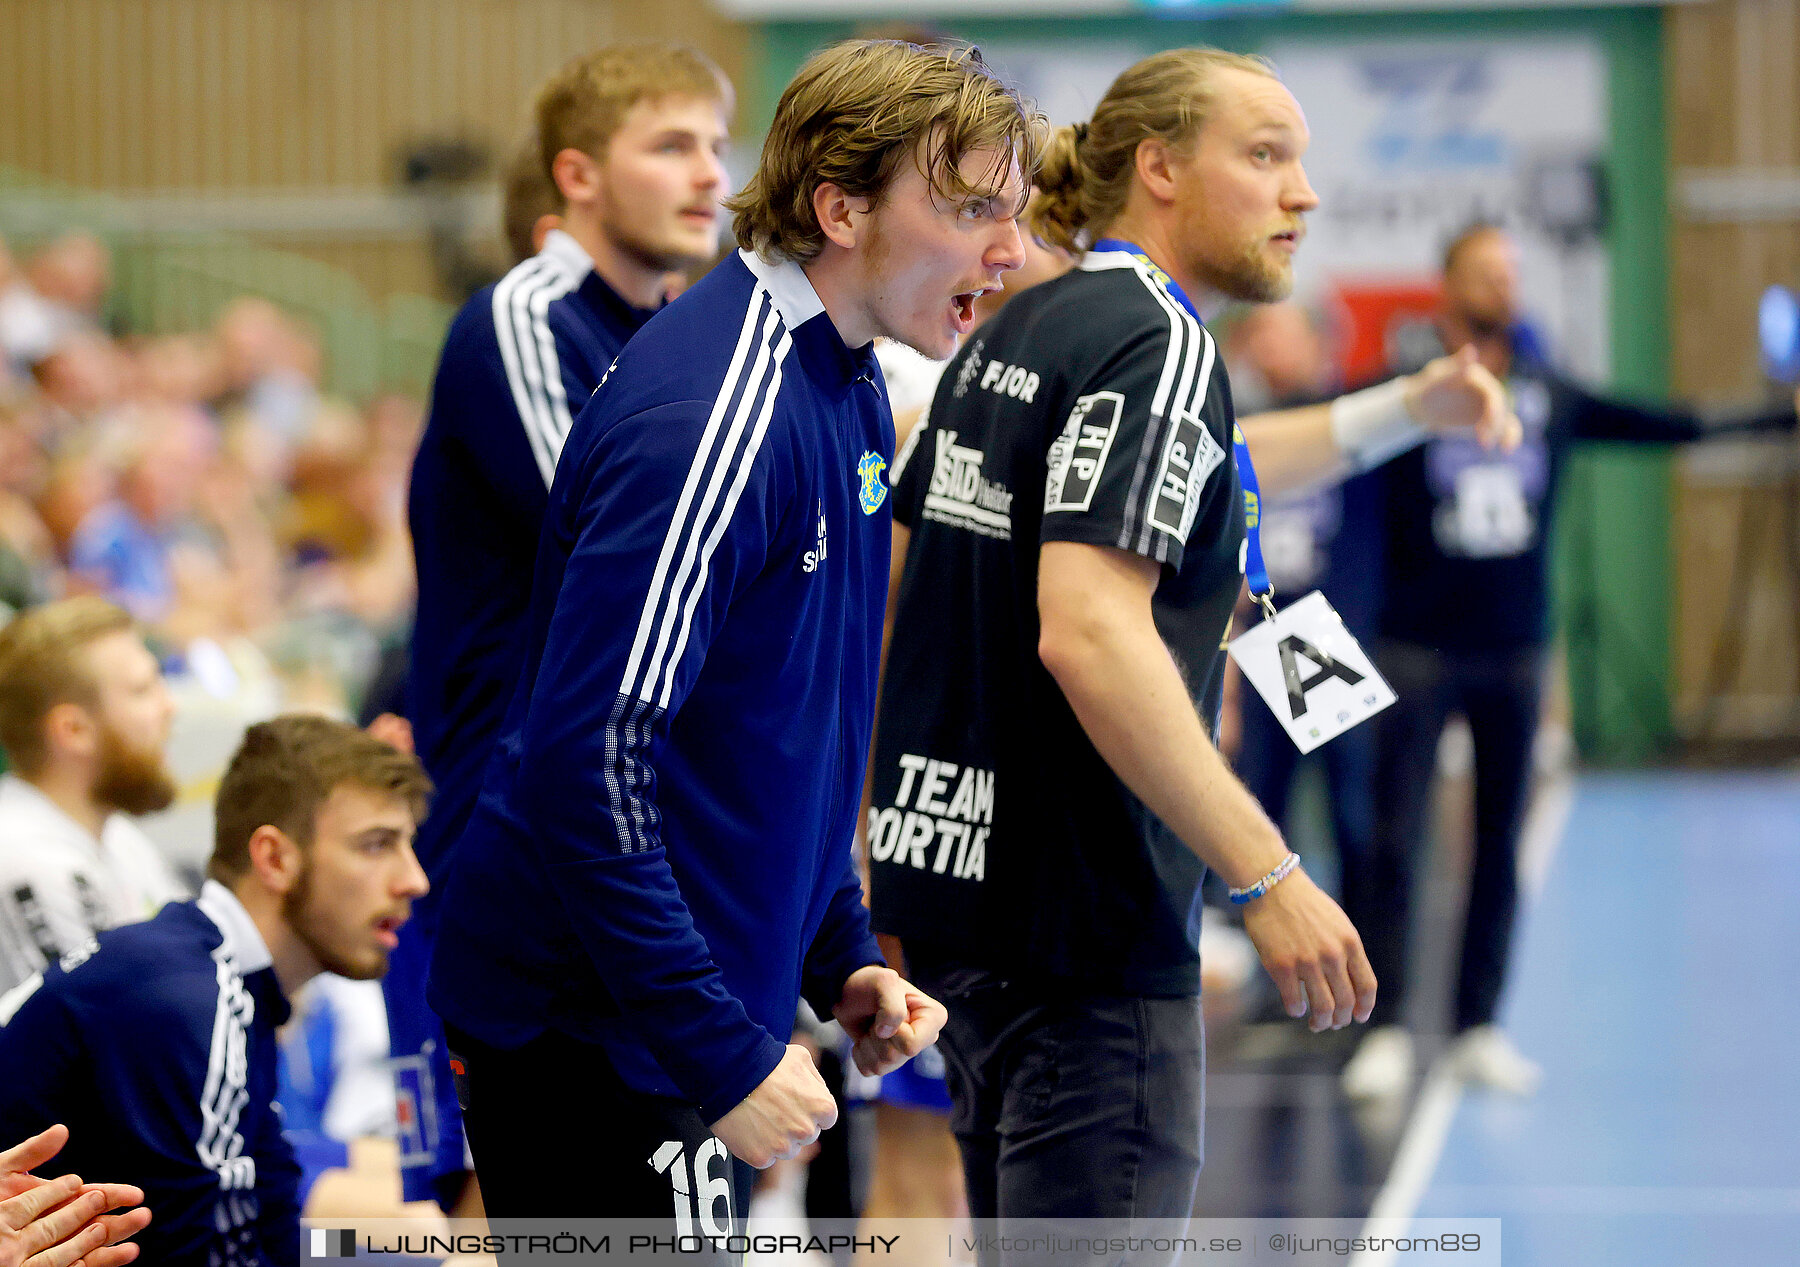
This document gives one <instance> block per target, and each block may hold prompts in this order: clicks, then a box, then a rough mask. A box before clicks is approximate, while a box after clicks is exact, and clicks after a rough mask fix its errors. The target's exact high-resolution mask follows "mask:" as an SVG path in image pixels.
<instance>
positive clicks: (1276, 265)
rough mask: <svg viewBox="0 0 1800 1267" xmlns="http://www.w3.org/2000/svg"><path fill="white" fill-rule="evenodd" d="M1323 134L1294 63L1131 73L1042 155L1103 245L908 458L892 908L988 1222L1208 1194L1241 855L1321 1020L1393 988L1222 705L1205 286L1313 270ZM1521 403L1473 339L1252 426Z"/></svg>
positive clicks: (1225, 608)
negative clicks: (1223, 743)
mask: <svg viewBox="0 0 1800 1267" xmlns="http://www.w3.org/2000/svg"><path fill="white" fill-rule="evenodd" d="M1306 144H1307V128H1306V120H1305V118H1304V116H1303V115H1302V113H1301V110H1300V107H1299V105H1298V104H1297V103H1296V102H1295V100H1294V98H1293V97H1292V95H1291V94H1289V92H1288V91H1287V89H1286V88H1285V87H1283V86H1282V84H1281V82H1280V80H1279V79H1277V78H1276V76H1275V74H1274V72H1273V70H1272V69H1271V68H1270V67H1269V65H1268V64H1267V63H1265V62H1262V61H1260V60H1256V59H1251V58H1246V57H1240V56H1236V55H1233V54H1227V53H1221V52H1217V51H1214V50H1209V49H1183V50H1175V51H1171V52H1165V53H1159V54H1156V55H1154V56H1152V57H1149V58H1146V59H1145V60H1144V61H1142V62H1139V63H1138V64H1137V65H1135V66H1133V67H1131V68H1130V69H1128V70H1127V71H1125V72H1124V73H1123V74H1122V75H1121V76H1120V77H1119V78H1118V79H1117V80H1116V81H1115V82H1114V84H1113V85H1112V87H1111V88H1110V89H1109V90H1108V92H1107V94H1106V96H1105V97H1104V98H1103V99H1102V101H1101V102H1100V104H1099V106H1098V107H1097V108H1096V110H1095V112H1094V117H1093V120H1092V121H1091V122H1090V123H1088V124H1084V125H1080V126H1078V127H1074V128H1062V129H1059V130H1058V131H1057V132H1056V133H1055V134H1054V136H1053V138H1052V140H1051V143H1050V145H1049V147H1048V151H1047V155H1046V159H1045V162H1044V165H1043V168H1042V170H1041V172H1040V173H1039V176H1038V180H1037V185H1038V190H1039V196H1038V198H1037V200H1036V201H1035V202H1034V204H1033V215H1032V223H1033V227H1034V228H1035V230H1036V231H1037V232H1038V233H1039V234H1040V236H1042V237H1043V238H1045V239H1046V240H1047V241H1048V242H1049V243H1050V244H1051V245H1053V246H1057V247H1060V248H1062V249H1064V250H1067V251H1069V252H1071V253H1072V254H1073V255H1075V256H1077V257H1079V262H1078V263H1077V266H1076V267H1075V268H1074V269H1073V270H1072V271H1071V272H1069V273H1067V274H1065V275H1064V276H1063V277H1061V278H1058V279H1056V280H1054V281H1050V282H1046V283H1044V284H1043V285H1041V286H1038V287H1036V288H1034V289H1033V290H1031V291H1029V292H1028V293H1026V294H1024V295H1022V296H1020V297H1019V298H1018V299H1016V300H1014V301H1013V302H1012V303H1010V304H1008V305H1007V307H1006V308H1005V309H1004V310H1002V311H1001V312H1000V314H999V315H998V316H996V317H995V318H994V319H993V320H992V321H990V322H989V323H988V324H987V325H985V326H984V327H982V329H981V331H980V332H979V336H978V337H976V338H975V339H973V340H972V341H971V342H970V343H969V344H968V346H967V347H965V348H964V349H963V350H962V352H961V353H959V354H958V356H957V357H956V358H955V359H954V360H953V361H952V362H951V364H950V366H949V368H948V370H947V371H946V373H945V375H944V378H943V380H942V382H941V384H940V386H939V389H938V393H937V396H936V398H935V400H934V401H933V403H932V405H931V408H930V410H929V411H928V415H927V417H926V419H925V421H924V422H922V423H921V425H920V426H919V427H918V429H917V430H916V431H915V432H914V437H913V439H912V441H911V442H910V444H909V447H908V449H907V451H906V453H904V454H902V455H901V457H900V458H899V459H898V461H897V462H896V466H897V468H899V469H898V471H897V475H896V483H895V494H894V501H895V510H894V514H895V550H894V568H895V579H896V581H897V583H898V607H897V613H896V615H895V631H894V636H893V638H892V643H891V651H890V653H889V654H890V659H889V662H888V665H887V671H886V677H885V679H884V686H883V708H882V712H881V718H880V726H879V729H878V742H877V751H876V753H875V757H874V763H873V766H874V770H873V778H874V800H873V804H874V807H875V812H874V814H873V815H872V818H871V827H870V847H871V857H872V859H873V865H872V887H873V894H874V921H875V927H876V928H877V929H879V930H880V931H882V932H886V933H892V934H896V935H897V936H899V938H900V939H901V941H902V943H903V945H904V948H905V952H906V958H907V962H908V967H909V968H910V970H911V972H912V974H913V975H914V976H915V978H916V979H918V980H920V981H921V982H923V983H927V984H926V988H927V989H928V990H930V991H932V992H934V993H937V994H938V995H939V997H942V998H944V999H945V1001H946V1003H947V1004H948V1007H949V1016H950V1018H949V1021H948V1023H947V1026H946V1029H945V1031H944V1038H943V1041H944V1049H945V1054H946V1057H947V1064H948V1067H949V1071H950V1073H949V1081H950V1086H951V1091H952V1097H953V1100H954V1102H955V1111H954V1115H953V1125H954V1128H955V1130H956V1133H957V1136H958V1142H959V1144H960V1146H961V1148H962V1151H963V1158H964V1168H965V1172H966V1177H967V1182H968V1187H969V1199H970V1208H971V1212H972V1213H973V1214H974V1215H975V1216H976V1217H978V1218H982V1217H999V1218H1002V1219H1015V1218H1029V1217H1070V1216H1087V1217H1095V1218H1109V1219H1118V1220H1125V1219H1132V1218H1136V1219H1156V1218H1171V1219H1184V1218H1185V1217H1186V1216H1187V1215H1188V1213H1189V1210H1190V1208H1191V1205H1192V1201H1193V1193H1194V1185H1195V1180H1196V1177H1197V1175H1198V1173H1199V1169H1200V1160H1201V1074H1202V1046H1201V1033H1200V1011H1199V1004H1198V999H1197V997H1196V996H1197V993H1198V989H1199V960H1198V954H1197V951H1196V945H1195V940H1194V938H1195V935H1196V934H1197V931H1198V928H1199V908H1198V893H1199V888H1200V881H1201V878H1202V877H1203V875H1204V873H1205V869H1206V868H1207V867H1208V866H1211V867H1213V868H1215V869H1216V870H1217V871H1218V872H1219V873H1220V875H1221V876H1222V878H1223V879H1224V880H1225V881H1226V883H1227V884H1228V885H1230V886H1232V887H1233V889H1234V890H1235V891H1237V893H1238V894H1240V895H1241V896H1244V897H1245V898H1247V899H1248V901H1247V905H1246V907H1245V912H1246V914H1245V927H1246V930H1247V931H1248V932H1249V934H1250V936H1251V938H1252V940H1253V941H1254V942H1255V944H1256V946H1257V949H1258V951H1259V953H1260V954H1261V956H1262V960H1263V963H1264V965H1265V967H1266V968H1267V969H1268V971H1269V973H1270V975H1271V976H1272V977H1273V978H1274V980H1275V982H1276V984H1277V985H1278V987H1279V988H1280V991H1281V995H1282V999H1283V1001H1284V1003H1285V1004H1286V1008H1287V1011H1288V1013H1289V1014H1290V1015H1292V1016H1296V1017H1298V1016H1304V1015H1308V1014H1309V1013H1310V1016H1311V1025H1312V1027H1313V1028H1314V1029H1315V1030H1318V1029H1324V1028H1328V1027H1337V1026H1342V1025H1345V1024H1347V1023H1349V1022H1350V1021H1351V1019H1352V1018H1353V1017H1354V1018H1356V1019H1363V1018H1366V1017H1367V1016H1368V1013H1369V1009H1370V1008H1371V1007H1372V1006H1373V1004H1374V1001H1375V981H1374V977H1373V975H1372V974H1371V973H1370V971H1369V966H1368V961H1367V959H1366V957H1365V956H1364V954H1363V951H1362V947H1361V944H1360V942H1359V941H1358V939H1357V935H1356V932H1355V930H1354V929H1353V928H1352V927H1351V925H1350V923H1349V921H1348V920H1347V919H1346V918H1345V917H1344V915H1343V913H1342V911H1340V910H1339V909H1338V907H1337V906H1336V905H1335V904H1334V903H1333V902H1332V901H1331V900H1330V899H1329V898H1328V897H1327V896H1326V895H1325V894H1324V893H1322V892H1321V891H1320V890H1319V889H1318V888H1317V887H1316V886H1315V885H1314V884H1313V883H1312V881H1311V880H1310V879H1308V878H1307V876H1306V874H1305V872H1304V871H1303V870H1300V869H1298V868H1296V867H1294V866H1293V864H1292V862H1291V861H1289V860H1288V850H1287V848H1286V846H1285V845H1284V844H1283V842H1282V838H1281V835H1280V833H1279V832H1278V831H1277V830H1276V828H1275V827H1274V826H1273V825H1272V824H1271V823H1270V822H1269V820H1268V818H1267V817H1266V816H1265V815H1264V814H1263V812H1262V810H1261V809H1260V808H1259V807H1258V806H1257V804H1256V802H1255V800H1254V799H1253V798H1252V797H1251V796H1250V795H1249V793H1248V792H1246V791H1245V790H1244V788H1243V786H1242V785H1241V784H1240V783H1239V782H1238V781H1237V780H1236V779H1235V778H1234V777H1233V776H1232V774H1231V772H1230V770H1229V768H1228V767H1227V766H1226V764H1225V762H1224V761H1223V759H1222V758H1221V757H1220V756H1219V753H1218V751H1217V749H1216V748H1215V747H1214V743H1213V734H1212V732H1213V730H1214V728H1215V727H1216V723H1217V718H1218V714H1219V701H1220V689H1221V677H1222V668H1223V664H1224V659H1225V656H1224V651H1223V647H1222V645H1221V644H1222V641H1223V638H1224V635H1225V633H1226V630H1227V627H1228V623H1229V620H1230V616H1231V610H1232V606H1233V603H1234V602H1235V600H1236V597H1237V594H1238V590H1239V587H1240V585H1241V583H1242V579H1243V574H1244V554H1243V551H1244V543H1245V539H1246V499H1245V496H1244V486H1245V483H1246V482H1247V480H1240V461H1239V460H1238V459H1236V458H1234V456H1233V450H1234V429H1235V424H1234V422H1233V415H1232V408H1231V395H1230V389H1229V387H1228V385H1227V383H1226V381H1225V374H1224V370H1223V368H1222V367H1221V366H1220V365H1219V364H1218V360H1217V353H1216V349H1215V347H1214V344H1213V340H1212V336H1211V335H1210V334H1208V333H1207V331H1206V329H1205V328H1204V326H1203V325H1202V324H1201V321H1200V315H1199V308H1200V306H1202V305H1211V304H1213V303H1215V302H1216V301H1218V300H1220V299H1223V298H1228V297H1229V298H1236V299H1247V300H1252V301H1258V302H1262V301H1269V300H1274V299H1278V298H1281V297H1283V296H1285V295H1286V294H1287V293H1288V291H1289V289H1290V287H1291V285H1292V273H1291V270H1292V259H1293V253H1294V251H1295V249H1296V248H1297V247H1298V245H1299V243H1300V240H1301V237H1302V236H1303V234H1304V230H1305V215H1306V213H1307V212H1308V211H1310V210H1312V209H1313V207H1314V206H1316V205H1317V201H1318V199H1317V197H1316V196H1315V195H1314V193H1313V190H1312V188H1311V186H1310V185H1309V184H1308V183H1307V180H1306V175H1305V172H1304V171H1303V169H1302V167H1301V156H1302V154H1303V153H1304V151H1305V148H1306ZM1506 422H1507V417H1506V414H1505V410H1504V406H1503V402H1502V399H1501V395H1500V392H1499V389H1498V386H1497V384H1495V383H1494V381H1493V380H1492V378H1491V376H1489V375H1487V374H1486V373H1485V372H1484V371H1481V370H1479V369H1478V368H1475V367H1474V366H1473V365H1472V364H1471V363H1470V361H1469V360H1468V359H1450V358H1446V359H1444V360H1441V361H1438V362H1435V363H1434V364H1433V365H1431V366H1429V367H1427V368H1426V369H1425V370H1424V371H1422V372H1421V373H1420V374H1418V375H1416V376H1414V377H1412V378H1410V379H1407V380H1404V381H1402V382H1401V383H1399V384H1398V385H1396V386H1394V387H1392V388H1390V389H1384V390H1382V391H1379V392H1376V393H1361V394H1359V395H1356V396H1351V397H1348V398H1345V399H1343V400H1340V401H1338V402H1336V403H1335V404H1333V405H1331V406H1316V407H1313V408H1308V409H1300V410H1293V411H1289V412H1286V413H1281V414H1275V415H1270V416H1268V417H1267V418H1265V419H1262V420H1259V422H1258V424H1257V426H1256V427H1255V429H1254V430H1252V428H1250V427H1246V429H1245V430H1246V433H1247V434H1248V435H1249V437H1250V445H1251V448H1252V450H1253V451H1254V454H1255V460H1256V467H1257V469H1258V471H1259V472H1260V473H1261V474H1262V478H1263V486H1264V487H1265V488H1271V487H1274V488H1279V487H1283V486H1292V485H1294V484H1296V483H1299V482H1301V481H1303V480H1306V479H1316V478H1320V477H1324V476H1328V475H1332V474H1336V473H1341V472H1343V471H1345V470H1347V469H1349V468H1351V467H1354V466H1358V465H1365V464H1368V463H1372V462H1375V461H1378V460H1380V459H1381V458H1382V457H1383V456H1384V455H1385V454H1386V453H1388V452H1391V451H1392V450H1393V449H1394V448H1395V447H1396V446H1398V445H1401V444H1404V443H1407V442H1410V441H1412V440H1414V439H1416V438H1418V437H1419V436H1421V435H1422V434H1423V431H1424V426H1425V425H1426V424H1430V425H1463V426H1467V425H1471V424H1479V425H1480V426H1481V427H1483V428H1484V429H1486V430H1491V431H1499V430H1501V429H1503V428H1504V426H1505V424H1506ZM1245 474H1246V475H1247V472H1246V473H1245ZM1028 1257H1030V1256H1029V1255H1028ZM983 1261H984V1263H985V1262H998V1261H1018V1262H1024V1261H1027V1259H1026V1258H1007V1257H1005V1256H1004V1255H1001V1256H998V1257H996V1256H995V1255H994V1253H992V1252H990V1253H988V1254H987V1255H986V1256H984V1258H983ZM1133 1261H1134V1262H1135V1261H1150V1260H1148V1259H1141V1258H1134V1259H1133Z"/></svg>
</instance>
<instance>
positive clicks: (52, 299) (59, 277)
mask: <svg viewBox="0 0 1800 1267" xmlns="http://www.w3.org/2000/svg"><path fill="white" fill-rule="evenodd" d="M25 278H26V280H27V281H28V282H29V283H30V285H31V289H32V290H33V291H34V292H35V293H36V294H37V295H38V297H39V298H40V299H42V300H43V301H44V302H45V303H47V304H49V305H50V306H51V307H52V308H54V309H55V310H57V311H58V312H59V313H61V314H63V315H64V316H65V317H66V318H68V319H69V320H70V321H72V322H75V323H79V324H85V325H94V326H98V325H99V324H100V318H101V315H102V313H103V312H104V310H105V308H106V294H107V291H108V290H110V289H111V288H112V252H111V251H109V250H107V248H106V244H105V243H104V242H102V241H101V240H100V239H99V238H97V237H95V236H94V235H93V234H92V233H89V232H88V231H87V230H85V229H75V230H72V231H70V232H68V233H64V234H62V235H61V236H59V237H56V238H53V239H52V240H51V241H50V242H49V243H47V244H46V245H44V246H43V247H41V248H39V250H38V251H37V252H36V253H35V254H33V255H32V257H31V260H30V262H28V263H27V264H26V265H25Z"/></svg>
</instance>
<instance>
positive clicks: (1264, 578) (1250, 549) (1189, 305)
mask: <svg viewBox="0 0 1800 1267" xmlns="http://www.w3.org/2000/svg"><path fill="white" fill-rule="evenodd" d="M1093 249H1094V250H1096V251H1123V252H1125V254H1127V255H1129V256H1131V257H1132V258H1133V259H1135V260H1137V261H1138V263H1140V264H1142V265H1143V266H1144V267H1145V268H1147V269H1149V270H1150V276H1152V277H1154V278H1155V279H1156V280H1157V282H1158V283H1159V284H1160V285H1161V286H1162V288H1163V289H1164V290H1166V291H1168V292H1169V294H1170V295H1172V296H1174V299H1175V302H1176V303H1178V304H1180V305H1181V306H1182V307H1183V308H1186V309H1187V310H1188V312H1189V314H1191V315H1192V316H1193V318H1194V320H1195V321H1199V320H1200V312H1199V310H1198V309H1196V308H1195V307H1194V301H1193V300H1191V299H1189V298H1188V297H1187V292H1186V291H1184V290H1182V289H1181V287H1180V286H1178V285H1176V283H1175V279H1174V278H1173V277H1170V276H1169V275H1168V274H1167V273H1165V272H1163V271H1162V269H1160V268H1158V267H1157V266H1156V264H1155V263H1154V262H1153V261H1152V260H1151V259H1150V257H1149V256H1148V255H1145V254H1144V252H1143V251H1142V249H1140V248H1139V247H1137V246H1135V245H1133V244H1132V243H1130V242H1126V241H1123V240H1121V239H1119V238H1101V239H1100V240H1099V241H1098V242H1096V243H1094V245H1093ZM1231 448H1232V451H1233V453H1234V454H1235V455H1236V457H1237V469H1238V483H1240V484H1241V485H1242V486H1243V489H1244V579H1245V580H1246V581H1248V582H1249V583H1250V596H1251V597H1252V598H1254V599H1255V600H1256V601H1257V602H1259V603H1261V604H1262V609H1263V612H1264V614H1265V615H1267V616H1269V617H1270V618H1273V617H1274V615H1275V604H1274V602H1273V601H1272V600H1273V599H1274V596H1275V586H1274V584H1273V583H1272V582H1271V581H1270V580H1269V569H1268V566H1267V565H1266V564H1265V563H1264V562H1263V552H1262V532H1261V531H1260V527H1261V524H1262V498H1261V496H1259V494H1258V492H1257V487H1256V466H1255V465H1254V464H1253V463H1252V462H1251V461H1250V446H1249V445H1248V444H1245V443H1244V432H1243V428H1241V427H1239V426H1238V425H1237V420H1236V419H1233V420H1232V423H1231Z"/></svg>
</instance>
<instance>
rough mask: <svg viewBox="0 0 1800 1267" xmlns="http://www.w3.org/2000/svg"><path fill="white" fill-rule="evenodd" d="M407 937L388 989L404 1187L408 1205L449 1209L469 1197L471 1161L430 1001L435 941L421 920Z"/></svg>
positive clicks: (403, 930) (391, 965)
mask: <svg viewBox="0 0 1800 1267" xmlns="http://www.w3.org/2000/svg"><path fill="white" fill-rule="evenodd" d="M399 936H400V944H399V946H397V947H396V948H395V949H394V952H393V954H391V955H389V956H388V970H387V975H386V976H384V977H383V978H382V979H381V991H382V994H383V995H385V996H386V998H387V1009H388V1041H389V1046H390V1052H391V1055H392V1058H393V1067H394V1091H395V1095H396V1098H397V1102H396V1104H395V1116H396V1118H397V1119H398V1121H399V1126H400V1134H399V1143H400V1185H401V1189H402V1191H403V1192H404V1193H405V1196H406V1199H407V1200H408V1201H436V1202H438V1203H439V1204H440V1205H443V1206H444V1207H445V1208H446V1209H448V1208H449V1207H450V1206H451V1205H452V1204H453V1203H454V1202H455V1200H456V1198H457V1196H458V1194H459V1193H460V1192H461V1191H462V1186H463V1183H464V1173H465V1172H466V1171H467V1170H468V1168H469V1162H468V1151H467V1145H466V1144H465V1143H464V1142H463V1124H462V1110H461V1109H460V1108H458V1107H457V1105H456V1084H455V1082H454V1080H453V1079H452V1078H451V1075H450V1049H449V1046H448V1045H447V1044H446V1043H445V1041H444V1024H443V1022H442V1021H440V1020H439V1019H438V1016H437V1013H436V1012H433V1011H432V1010H431V1009H430V1008H429V1007H428V1006H426V1003H425V972H426V969H427V968H428V967H429V966H430V963H431V936H430V933H429V932H428V931H427V929H426V927H425V926H424V924H423V923H422V922H421V921H420V920H418V919H417V918H415V919H413V920H410V921H408V922H407V923H406V924H403V925H401V927H400V934H399Z"/></svg>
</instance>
